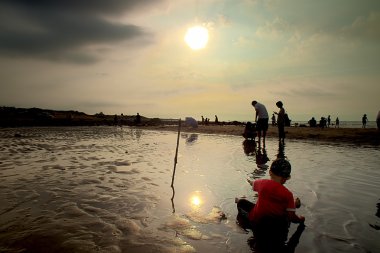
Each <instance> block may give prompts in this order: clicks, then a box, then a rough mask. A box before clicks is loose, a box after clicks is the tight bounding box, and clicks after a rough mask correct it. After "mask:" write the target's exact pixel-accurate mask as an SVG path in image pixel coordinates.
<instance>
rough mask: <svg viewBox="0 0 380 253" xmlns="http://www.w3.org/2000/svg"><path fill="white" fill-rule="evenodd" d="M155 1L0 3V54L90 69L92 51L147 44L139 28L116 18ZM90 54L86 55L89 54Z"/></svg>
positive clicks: (21, 0)
mask: <svg viewBox="0 0 380 253" xmlns="http://www.w3.org/2000/svg"><path fill="white" fill-rule="evenodd" d="M160 2H162V1H157V0H134V1H131V0H106V1H104V0H54V1H51V0H8V1H7V0H5V1H4V0H3V1H0V54H1V55H6V56H17V57H32V58H44V59H49V60H54V61H69V62H77V63H90V62H94V61H96V60H99V58H98V57H99V56H98V55H97V54H96V53H94V51H91V50H94V48H96V47H100V46H102V45H108V44H114V43H118V42H125V41H133V40H141V41H140V42H139V43H138V44H139V45H143V44H144V43H143V42H145V43H146V42H147V41H149V37H150V36H151V34H150V33H148V32H147V31H146V30H145V29H144V28H142V27H139V26H137V25H134V24H123V23H117V22H114V21H110V20H116V18H118V17H120V16H121V15H128V14H129V13H131V12H133V11H141V10H146V9H147V8H151V7H154V6H156V5H157V4H158V3H160ZM89 48H91V50H89Z"/></svg>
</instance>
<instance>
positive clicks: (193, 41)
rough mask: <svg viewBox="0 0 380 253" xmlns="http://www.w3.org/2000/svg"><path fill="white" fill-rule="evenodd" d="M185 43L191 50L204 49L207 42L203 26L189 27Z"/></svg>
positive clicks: (206, 31) (206, 34)
mask: <svg viewBox="0 0 380 253" xmlns="http://www.w3.org/2000/svg"><path fill="white" fill-rule="evenodd" d="M185 42H186V44H187V45H188V46H189V47H190V48H191V49H193V50H198V49H202V48H204V47H206V45H207V42H208V30H207V29H206V28H205V27H203V26H193V27H190V28H189V29H187V32H186V35H185Z"/></svg>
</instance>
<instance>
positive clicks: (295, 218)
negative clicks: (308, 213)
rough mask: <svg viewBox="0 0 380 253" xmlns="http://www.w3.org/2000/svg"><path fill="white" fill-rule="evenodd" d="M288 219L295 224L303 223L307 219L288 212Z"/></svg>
mask: <svg viewBox="0 0 380 253" xmlns="http://www.w3.org/2000/svg"><path fill="white" fill-rule="evenodd" d="M288 218H289V220H290V221H291V222H293V223H303V222H305V217H303V216H301V215H297V214H296V212H294V211H288Z"/></svg>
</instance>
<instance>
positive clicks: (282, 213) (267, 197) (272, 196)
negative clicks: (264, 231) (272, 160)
mask: <svg viewBox="0 0 380 253" xmlns="http://www.w3.org/2000/svg"><path fill="white" fill-rule="evenodd" d="M253 190H254V191H256V192H258V194H259V197H258V199H257V201H256V205H255V208H253V209H252V210H251V212H250V213H249V220H251V221H253V222H256V221H259V220H260V219H261V218H262V217H268V216H269V217H277V218H281V217H284V218H287V211H296V207H295V203H294V198H293V194H292V193H291V192H290V191H289V190H288V189H287V188H286V187H285V186H283V185H282V184H280V183H277V182H276V181H273V180H270V179H257V180H255V181H254V182H253Z"/></svg>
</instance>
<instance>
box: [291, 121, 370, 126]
mask: <svg viewBox="0 0 380 253" xmlns="http://www.w3.org/2000/svg"><path fill="white" fill-rule="evenodd" d="M295 123H298V125H302V124H304V125H307V126H309V124H308V122H307V121H292V126H293V125H294V124H295ZM317 123H318V120H317ZM332 123H333V124H332V125H330V127H335V121H332ZM339 127H341V128H361V127H362V122H361V121H340V122H339ZM366 128H377V125H376V121H369V122H367V125H366Z"/></svg>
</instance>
